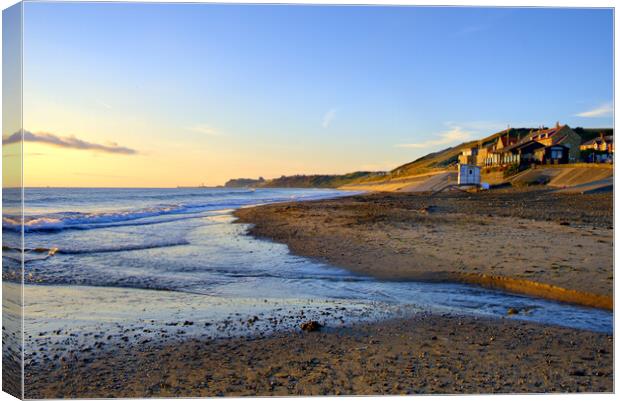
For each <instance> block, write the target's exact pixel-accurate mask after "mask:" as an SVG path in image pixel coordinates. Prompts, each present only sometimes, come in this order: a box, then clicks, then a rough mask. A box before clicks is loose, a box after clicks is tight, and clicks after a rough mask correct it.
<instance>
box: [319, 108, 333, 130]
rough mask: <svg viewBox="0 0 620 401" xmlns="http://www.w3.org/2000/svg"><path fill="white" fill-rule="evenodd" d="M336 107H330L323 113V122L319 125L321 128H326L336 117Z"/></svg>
mask: <svg viewBox="0 0 620 401" xmlns="http://www.w3.org/2000/svg"><path fill="white" fill-rule="evenodd" d="M336 111H337V110H336V109H330V110H329V111H328V112H327V113H325V115H323V122H322V123H321V125H322V126H323V128H327V127H329V126H330V125H331V123H332V121H334V119H335V118H336Z"/></svg>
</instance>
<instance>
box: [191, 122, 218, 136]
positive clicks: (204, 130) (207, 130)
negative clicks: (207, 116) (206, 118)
mask: <svg viewBox="0 0 620 401" xmlns="http://www.w3.org/2000/svg"><path fill="white" fill-rule="evenodd" d="M186 129H187V130H188V131H193V132H197V133H199V134H203V135H207V136H222V133H221V132H220V131H218V130H216V129H215V128H213V127H211V126H210V125H207V124H196V125H192V126H191V127H187V128H186Z"/></svg>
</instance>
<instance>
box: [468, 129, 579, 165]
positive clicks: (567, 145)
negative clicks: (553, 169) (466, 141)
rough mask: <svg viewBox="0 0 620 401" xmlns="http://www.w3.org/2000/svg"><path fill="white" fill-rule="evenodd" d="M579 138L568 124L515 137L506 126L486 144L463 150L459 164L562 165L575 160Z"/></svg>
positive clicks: (531, 131)
mask: <svg viewBox="0 0 620 401" xmlns="http://www.w3.org/2000/svg"><path fill="white" fill-rule="evenodd" d="M580 145H581V137H580V136H579V134H577V133H576V132H575V131H573V130H572V129H571V128H570V127H569V126H568V125H560V124H559V123H558V124H556V126H555V127H553V128H544V129H538V130H535V131H534V130H530V132H529V133H527V134H526V135H524V136H521V135H520V133H519V134H518V136H517V137H515V136H514V134H513V133H511V130H510V129H508V130H506V131H504V132H502V133H500V135H498V137H497V138H496V139H495V140H494V141H492V142H490V143H487V144H484V145H482V144H481V145H480V146H478V147H472V148H469V149H467V150H465V151H464V152H463V153H462V154H461V155H460V156H459V162H460V163H462V164H476V165H478V166H485V167H491V166H504V165H511V164H563V163H574V162H576V161H578V160H579V154H580V149H579V146H580Z"/></svg>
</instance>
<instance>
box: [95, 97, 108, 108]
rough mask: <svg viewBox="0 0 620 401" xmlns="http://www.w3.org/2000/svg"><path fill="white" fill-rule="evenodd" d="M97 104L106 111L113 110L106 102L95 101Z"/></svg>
mask: <svg viewBox="0 0 620 401" xmlns="http://www.w3.org/2000/svg"><path fill="white" fill-rule="evenodd" d="M95 103H97V104H98V105H99V106H102V107H103V108H105V109H108V110H112V106H110V104H108V103H106V102H104V101H103V100H101V99H95Z"/></svg>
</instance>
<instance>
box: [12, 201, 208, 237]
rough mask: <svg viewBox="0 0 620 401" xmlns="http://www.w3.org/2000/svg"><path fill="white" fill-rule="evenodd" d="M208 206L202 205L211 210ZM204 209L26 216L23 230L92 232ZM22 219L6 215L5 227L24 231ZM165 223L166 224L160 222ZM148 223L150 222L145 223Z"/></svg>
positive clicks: (182, 207) (169, 207) (184, 207)
mask: <svg viewBox="0 0 620 401" xmlns="http://www.w3.org/2000/svg"><path fill="white" fill-rule="evenodd" d="M208 207H209V206H208V205H202V209H205V210H206V209H207V208H208ZM200 209H201V207H200V206H192V205H164V206H159V207H152V208H147V209H141V210H127V211H117V212H98V213H97V212H95V213H82V212H60V213H51V214H47V215H35V216H24V218H23V227H24V231H25V232H36V231H62V230H67V229H78V230H79V229H82V230H88V229H92V228H101V227H110V226H118V225H121V223H128V222H129V223H130V224H131V222H135V221H136V220H140V219H146V218H152V217H158V216H165V215H172V214H186V213H195V212H200V211H201V210H200ZM21 221H22V218H21V217H19V216H3V217H2V228H3V229H5V230H9V231H20V230H21V224H20V223H21ZM159 222H163V221H159ZM145 224H147V222H145Z"/></svg>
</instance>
